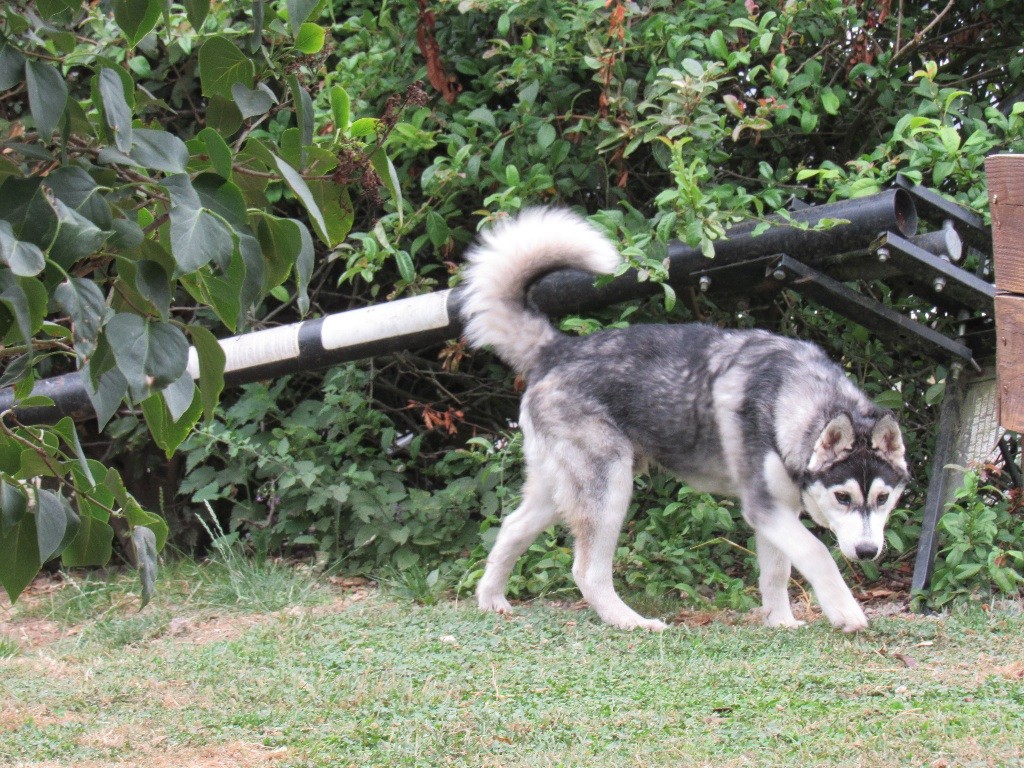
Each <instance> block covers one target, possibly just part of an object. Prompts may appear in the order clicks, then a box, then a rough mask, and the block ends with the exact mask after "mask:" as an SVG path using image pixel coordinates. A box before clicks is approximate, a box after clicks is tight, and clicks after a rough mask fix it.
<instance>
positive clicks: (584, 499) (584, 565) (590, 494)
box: [566, 453, 666, 631]
mask: <svg viewBox="0 0 1024 768" xmlns="http://www.w3.org/2000/svg"><path fill="white" fill-rule="evenodd" d="M586 458H590V457H586ZM584 466H590V467H592V468H594V469H596V471H595V472H594V473H593V476H590V477H586V476H582V473H581V469H582V467H584ZM598 466H599V467H600V468H599V469H598ZM570 472H571V473H572V474H574V475H575V478H573V480H574V481H575V482H574V485H576V488H577V492H576V493H575V494H574V496H575V498H574V499H572V501H571V503H568V504H567V505H566V507H567V511H566V519H567V521H568V523H569V525H570V526H571V528H572V531H573V534H574V535H575V543H574V547H575V553H574V554H575V557H574V560H573V566H572V575H573V578H574V579H575V580H576V586H578V587H579V589H580V592H581V593H582V594H583V598H584V599H585V600H586V601H587V603H589V604H590V606H591V607H592V608H593V609H594V610H595V611H597V615H598V616H600V617H601V619H602V621H604V622H606V623H607V624H611V625H612V626H615V627H619V628H621V629H633V628H636V627H639V628H642V629H650V630H655V631H661V630H663V629H665V628H666V624H665V623H664V622H662V621H659V620H658V619H645V618H644V617H643V616H641V615H640V614H639V613H637V612H636V611H634V610H633V609H632V608H630V607H629V606H628V605H626V604H625V603H624V602H623V601H622V598H620V597H619V596H618V594H617V593H616V592H615V585H614V584H613V583H612V562H613V560H614V558H615V549H616V546H617V544H618V540H619V531H620V530H621V528H622V523H623V520H625V517H626V512H627V511H628V510H629V499H630V496H631V495H632V492H633V457H632V454H631V453H630V454H629V455H623V456H620V457H616V458H614V459H612V460H610V461H605V462H601V464H600V465H597V466H595V464H593V463H590V462H587V461H586V460H584V461H582V462H579V463H576V464H575V465H574V466H573V467H572V470H570Z"/></svg>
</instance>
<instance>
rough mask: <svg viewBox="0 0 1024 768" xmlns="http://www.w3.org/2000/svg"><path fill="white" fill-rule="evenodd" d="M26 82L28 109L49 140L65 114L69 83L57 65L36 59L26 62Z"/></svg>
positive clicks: (37, 128)
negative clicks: (65, 80)
mask: <svg viewBox="0 0 1024 768" xmlns="http://www.w3.org/2000/svg"><path fill="white" fill-rule="evenodd" d="M25 82H26V85H27V86H28V109H29V112H30V113H31V114H32V119H33V120H35V123H36V130H37V131H39V135H40V136H42V137H43V140H44V141H49V140H50V139H51V138H53V132H54V130H56V128H57V125H58V124H59V123H60V120H61V118H62V117H63V116H64V110H65V108H66V107H67V101H68V85H67V83H66V82H64V77H63V76H62V75H61V74H60V72H58V71H57V68H56V67H54V66H53V65H52V64H47V63H44V62H42V61H36V60H35V59H30V60H28V61H26V62H25Z"/></svg>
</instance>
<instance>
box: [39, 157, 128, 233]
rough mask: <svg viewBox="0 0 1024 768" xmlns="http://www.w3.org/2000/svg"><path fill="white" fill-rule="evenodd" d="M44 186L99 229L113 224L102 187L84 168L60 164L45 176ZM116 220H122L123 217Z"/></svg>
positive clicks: (108, 227)
mask: <svg viewBox="0 0 1024 768" xmlns="http://www.w3.org/2000/svg"><path fill="white" fill-rule="evenodd" d="M46 186H48V187H49V188H50V190H51V191H52V192H53V195H54V197H56V198H57V199H58V200H61V201H63V202H64V203H65V204H66V205H67V206H68V207H70V208H73V209H74V210H76V211H78V213H80V214H82V215H83V216H84V217H85V218H87V219H88V220H89V221H91V222H92V223H93V224H95V225H96V226H97V227H98V228H99V229H102V230H110V229H111V228H112V227H113V226H114V225H115V221H114V217H113V215H112V214H111V212H110V205H109V204H108V203H107V201H106V198H104V197H103V191H104V188H103V187H101V186H100V185H99V184H98V183H97V182H96V180H95V179H93V177H92V176H90V175H89V173H88V172H87V171H86V170H85V169H84V168H80V167H79V166H77V165H62V166H61V167H60V168H57V169H56V170H54V171H53V172H51V173H50V174H49V175H48V176H47V177H46ZM117 221H121V222H124V221H125V219H118V220H117Z"/></svg>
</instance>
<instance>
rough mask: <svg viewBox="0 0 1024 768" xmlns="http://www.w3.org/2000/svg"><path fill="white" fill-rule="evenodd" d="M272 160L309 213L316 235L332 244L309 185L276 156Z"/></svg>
mask: <svg viewBox="0 0 1024 768" xmlns="http://www.w3.org/2000/svg"><path fill="white" fill-rule="evenodd" d="M274 162H275V163H276V164H277V169H278V170H279V171H280V172H281V176H282V177H284V180H285V183H286V184H287V185H288V186H289V187H290V188H291V190H292V192H294V193H295V196H296V197H297V198H299V202H301V203H302V205H303V207H304V208H305V209H306V213H308V214H309V218H310V219H311V220H312V222H313V226H314V228H315V229H316V233H317V235H318V236H319V237H320V239H321V240H323V241H324V242H325V243H327V244H328V245H332V243H331V240H330V236H329V235H328V233H327V222H325V221H324V215H323V213H321V212H320V206H318V205H317V204H316V199H315V198H314V197H313V193H312V192H310V191H309V185H307V184H306V180H305V179H304V178H302V174H300V173H299V172H298V171H296V170H295V169H294V168H292V167H291V166H290V165H288V163H286V162H285V161H284V160H282V159H281V158H279V157H277V156H275V157H274Z"/></svg>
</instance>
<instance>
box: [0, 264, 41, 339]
mask: <svg viewBox="0 0 1024 768" xmlns="http://www.w3.org/2000/svg"><path fill="white" fill-rule="evenodd" d="M48 301H49V295H48V293H47V290H46V288H45V287H44V286H43V284H42V283H40V282H39V281H38V280H36V279H35V278H33V277H17V276H15V275H14V274H12V273H11V271H10V270H8V269H0V304H2V305H4V306H6V307H7V309H8V310H9V311H10V313H11V315H13V316H14V323H15V325H16V326H17V331H18V334H19V336H17V337H15V338H18V339H19V340H21V341H24V342H25V343H26V344H27V343H30V342H31V340H32V336H33V334H35V332H36V331H37V330H38V329H39V328H40V327H42V324H43V319H44V317H45V316H46V304H47V302H48ZM11 331H13V329H4V328H0V339H2V340H6V341H8V342H9V341H10V339H11V336H12V333H11Z"/></svg>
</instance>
